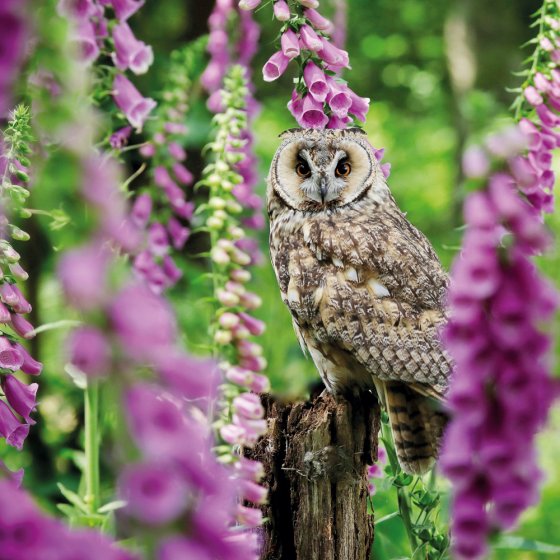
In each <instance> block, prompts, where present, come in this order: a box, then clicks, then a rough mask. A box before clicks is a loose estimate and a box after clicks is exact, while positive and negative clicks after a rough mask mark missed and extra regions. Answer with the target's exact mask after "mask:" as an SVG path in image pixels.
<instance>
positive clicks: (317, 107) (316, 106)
mask: <svg viewBox="0 0 560 560" xmlns="http://www.w3.org/2000/svg"><path fill="white" fill-rule="evenodd" d="M328 122H329V117H327V115H325V112H324V110H323V104H322V103H320V102H319V101H316V100H315V99H314V98H313V96H312V95H306V96H305V97H304V98H303V103H302V107H301V115H300V118H299V119H298V123H299V124H300V125H301V126H302V127H303V128H325V126H326V125H327V123H328Z"/></svg>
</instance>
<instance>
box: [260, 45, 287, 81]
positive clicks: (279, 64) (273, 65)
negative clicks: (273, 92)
mask: <svg viewBox="0 0 560 560" xmlns="http://www.w3.org/2000/svg"><path fill="white" fill-rule="evenodd" d="M289 62H290V59H289V58H288V57H287V56H286V55H285V54H284V53H283V52H282V51H278V52H276V53H274V54H273V55H272V56H271V57H270V58H269V59H268V61H267V62H266V64H265V65H264V66H263V80H264V81H265V82H273V81H274V80H276V79H278V78H279V77H280V76H281V75H282V74H283V73H284V72H285V70H286V68H287V67H288V63H289Z"/></svg>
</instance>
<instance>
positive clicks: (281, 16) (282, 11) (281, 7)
mask: <svg viewBox="0 0 560 560" xmlns="http://www.w3.org/2000/svg"><path fill="white" fill-rule="evenodd" d="M273 9H274V17H275V18H276V19H277V20H278V21H288V20H289V19H290V17H291V14H290V8H289V7H288V4H286V2H285V1H284V0H276V2H274V8H273Z"/></svg>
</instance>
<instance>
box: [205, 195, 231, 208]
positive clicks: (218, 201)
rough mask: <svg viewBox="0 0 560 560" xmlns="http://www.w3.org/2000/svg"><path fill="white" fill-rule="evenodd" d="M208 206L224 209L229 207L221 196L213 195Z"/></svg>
mask: <svg viewBox="0 0 560 560" xmlns="http://www.w3.org/2000/svg"><path fill="white" fill-rule="evenodd" d="M208 206H210V208H212V209H213V210H223V209H224V208H226V207H227V202H226V201H225V200H224V199H223V198H220V197H219V196H213V197H211V198H210V200H209V201H208Z"/></svg>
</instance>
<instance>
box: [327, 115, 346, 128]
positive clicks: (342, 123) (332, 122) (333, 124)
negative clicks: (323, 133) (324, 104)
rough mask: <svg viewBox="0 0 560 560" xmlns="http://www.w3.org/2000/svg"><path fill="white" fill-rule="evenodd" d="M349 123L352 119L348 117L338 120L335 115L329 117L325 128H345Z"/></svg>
mask: <svg viewBox="0 0 560 560" xmlns="http://www.w3.org/2000/svg"><path fill="white" fill-rule="evenodd" d="M351 122H352V119H351V118H350V117H348V116H346V117H342V118H340V117H337V116H336V115H331V117H330V118H329V122H328V124H327V128H346V126H347V125H349V124H350V123H351Z"/></svg>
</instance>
